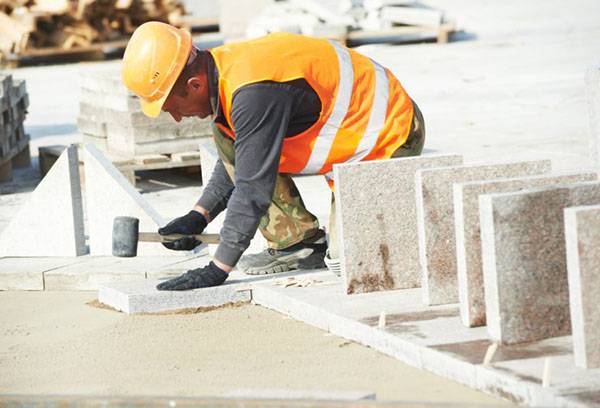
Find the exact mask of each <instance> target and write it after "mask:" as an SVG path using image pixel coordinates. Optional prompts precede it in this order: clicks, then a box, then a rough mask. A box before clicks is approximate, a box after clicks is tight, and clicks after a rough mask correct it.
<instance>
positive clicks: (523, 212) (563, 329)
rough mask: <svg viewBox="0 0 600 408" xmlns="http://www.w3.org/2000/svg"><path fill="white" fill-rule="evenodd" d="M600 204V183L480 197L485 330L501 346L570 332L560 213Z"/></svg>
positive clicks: (562, 219)
mask: <svg viewBox="0 0 600 408" xmlns="http://www.w3.org/2000/svg"><path fill="white" fill-rule="evenodd" d="M593 204H600V183H597V182H591V183H581V184H575V185H571V186H554V187H547V188H540V189H534V190H527V191H523V192H516V193H504V194H491V195H483V196H480V197H479V207H480V217H481V244H482V259H483V274H484V286H485V305H486V317H487V328H488V333H489V335H490V338H491V339H492V340H494V341H496V342H499V343H504V344H514V343H522V342H528V341H534V340H540V339H546V338H549V337H556V336H562V335H567V334H569V333H570V332H571V320H570V313H569V289H568V279H567V266H566V253H565V232H564V215H563V209H564V208H566V207H574V206H580V205H593Z"/></svg>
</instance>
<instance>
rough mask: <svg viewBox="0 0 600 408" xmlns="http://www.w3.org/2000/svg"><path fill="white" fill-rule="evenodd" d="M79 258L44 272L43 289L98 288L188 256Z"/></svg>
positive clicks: (135, 277)
mask: <svg viewBox="0 0 600 408" xmlns="http://www.w3.org/2000/svg"><path fill="white" fill-rule="evenodd" d="M80 259H82V261H81V262H79V263H76V264H73V265H67V266H64V267H60V268H56V269H54V270H51V271H49V272H45V273H44V281H45V288H46V290H97V289H98V288H100V286H101V285H103V284H107V283H110V282H132V281H144V280H146V276H147V273H149V272H153V271H155V270H159V269H161V268H169V267H170V266H171V265H176V264H177V263H178V262H182V261H185V260H189V259H190V257H183V256H181V254H179V256H175V257H173V256H146V257H143V256H137V257H134V258H118V257H113V256H87V257H82V258H80Z"/></svg>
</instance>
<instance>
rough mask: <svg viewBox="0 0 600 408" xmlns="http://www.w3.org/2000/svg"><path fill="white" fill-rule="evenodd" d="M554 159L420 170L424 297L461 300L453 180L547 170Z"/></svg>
mask: <svg viewBox="0 0 600 408" xmlns="http://www.w3.org/2000/svg"><path fill="white" fill-rule="evenodd" d="M549 171H550V160H538V161H526V162H514V163H500V164H490V165H468V166H456V167H447V168H439V169H425V170H420V171H418V172H417V175H416V179H415V180H416V194H417V219H418V227H419V228H418V232H419V259H420V263H421V269H422V271H423V273H422V275H421V277H422V288H423V301H424V302H425V303H426V304H429V305H440V304H447V303H456V302H458V272H457V265H456V240H455V235H454V234H455V233H454V202H453V195H452V184H453V183H460V182H466V181H476V180H493V179H500V178H510V177H519V176H530V175H536V174H544V173H548V172H549Z"/></svg>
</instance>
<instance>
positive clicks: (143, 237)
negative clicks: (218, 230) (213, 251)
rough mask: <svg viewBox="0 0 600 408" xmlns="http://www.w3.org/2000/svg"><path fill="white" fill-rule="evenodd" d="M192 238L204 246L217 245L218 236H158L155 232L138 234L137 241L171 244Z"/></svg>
mask: <svg viewBox="0 0 600 408" xmlns="http://www.w3.org/2000/svg"><path fill="white" fill-rule="evenodd" d="M184 237H193V238H196V239H197V240H198V241H202V242H204V243H205V244H218V243H219V241H220V239H219V234H198V235H181V234H170V235H160V234H159V233H157V232H140V233H139V237H138V241H140V242H142V241H143V242H173V241H176V240H178V239H180V238H184Z"/></svg>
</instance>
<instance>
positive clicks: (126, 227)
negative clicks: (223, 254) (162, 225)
mask: <svg viewBox="0 0 600 408" xmlns="http://www.w3.org/2000/svg"><path fill="white" fill-rule="evenodd" d="M184 237H192V238H196V239H197V240H198V241H202V242H204V243H206V244H218V243H219V234H198V235H181V234H171V235H160V234H159V233H157V232H140V220H139V219H137V218H135V217H115V220H114V221H113V230H112V254H113V256H119V257H133V256H136V255H137V247H138V242H139V241H141V242H173V241H176V240H178V239H180V238H184Z"/></svg>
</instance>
